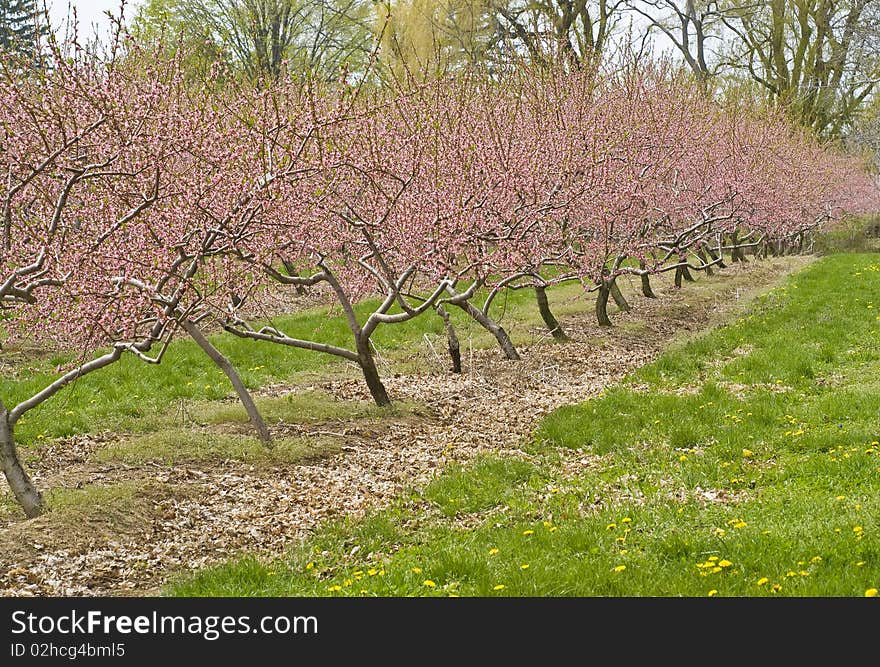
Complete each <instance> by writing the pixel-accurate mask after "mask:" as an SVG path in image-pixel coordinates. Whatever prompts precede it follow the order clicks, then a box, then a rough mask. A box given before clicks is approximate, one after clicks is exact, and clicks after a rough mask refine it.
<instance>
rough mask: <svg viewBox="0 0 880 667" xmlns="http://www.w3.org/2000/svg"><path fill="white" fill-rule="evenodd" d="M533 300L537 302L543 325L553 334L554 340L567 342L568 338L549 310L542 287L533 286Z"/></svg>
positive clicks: (544, 289) (548, 303) (545, 289)
mask: <svg viewBox="0 0 880 667" xmlns="http://www.w3.org/2000/svg"><path fill="white" fill-rule="evenodd" d="M535 298H536V299H537V300H538V310H539V311H540V313H541V318H542V319H543V320H544V324H546V325H547V329H549V331H550V333H551V334H553V337H554V338H555V339H556V340H568V336H566V335H565V331H563V330H562V326H561V325H560V324H559V320H557V319H556V317H555V316H554V315H553V311H551V310H550V302H549V301H548V300H547V288H545V287H544V286H543V285H535Z"/></svg>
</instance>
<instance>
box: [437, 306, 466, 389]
mask: <svg viewBox="0 0 880 667" xmlns="http://www.w3.org/2000/svg"><path fill="white" fill-rule="evenodd" d="M435 310H436V311H437V314H438V315H439V316H440V317H441V318H442V319H443V327H444V328H445V329H446V346H447V347H448V349H449V358H450V359H452V372H453V373H461V344H460V343H459V342H458V336H457V335H456V333H455V327H454V326H452V320H451V319H450V317H449V313H447V312H446V309H445V308H444V307H443V306H440V305H438V306H437V307H436V308H435Z"/></svg>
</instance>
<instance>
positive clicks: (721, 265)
mask: <svg viewBox="0 0 880 667" xmlns="http://www.w3.org/2000/svg"><path fill="white" fill-rule="evenodd" d="M706 252H707V253H709V257H711V258H712V261H713V262H715V266H717V267H718V268H719V269H726V268H727V264H725V263H724V260H723V259H721V256H720V255H716V254H715V251H714V250H712V247H711V246H710V245H708V244H707V245H706Z"/></svg>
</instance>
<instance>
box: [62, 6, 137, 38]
mask: <svg viewBox="0 0 880 667" xmlns="http://www.w3.org/2000/svg"><path fill="white" fill-rule="evenodd" d="M140 2H141V0H127V1H126V9H125V15H126V17H129V18H130V17H131V16H132V15H134V12H135V9H136V8H137V5H139V4H140ZM46 4H47V5H48V7H49V20H50V21H51V22H52V27H53V28H54V29H55V30H56V31H59V30H61V31H62V32H63V27H64V25H65V23H66V19H67V16H68V12H69V8H70V7H76V13H77V18H78V20H79V33H80V35H81V36H86V35H91V34H92V33H93V32H94V26H96V25H97V27H98V31H99V34H106V33H107V31H108V30H109V26H110V21H109V19H108V18H107V16H106V15H105V12H107V11H110V12H112V13H113V14H118V13H119V5H120V0H46ZM70 14H71V15H72V11H70Z"/></svg>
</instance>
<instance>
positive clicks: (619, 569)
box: [613, 565, 626, 572]
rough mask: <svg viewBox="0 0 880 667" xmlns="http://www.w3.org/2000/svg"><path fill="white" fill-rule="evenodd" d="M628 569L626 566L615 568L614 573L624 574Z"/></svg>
mask: <svg viewBox="0 0 880 667" xmlns="http://www.w3.org/2000/svg"><path fill="white" fill-rule="evenodd" d="M625 569H626V565H618V566H617V567H615V568H614V570H613V571H614V572H623V571H624V570H625Z"/></svg>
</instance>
